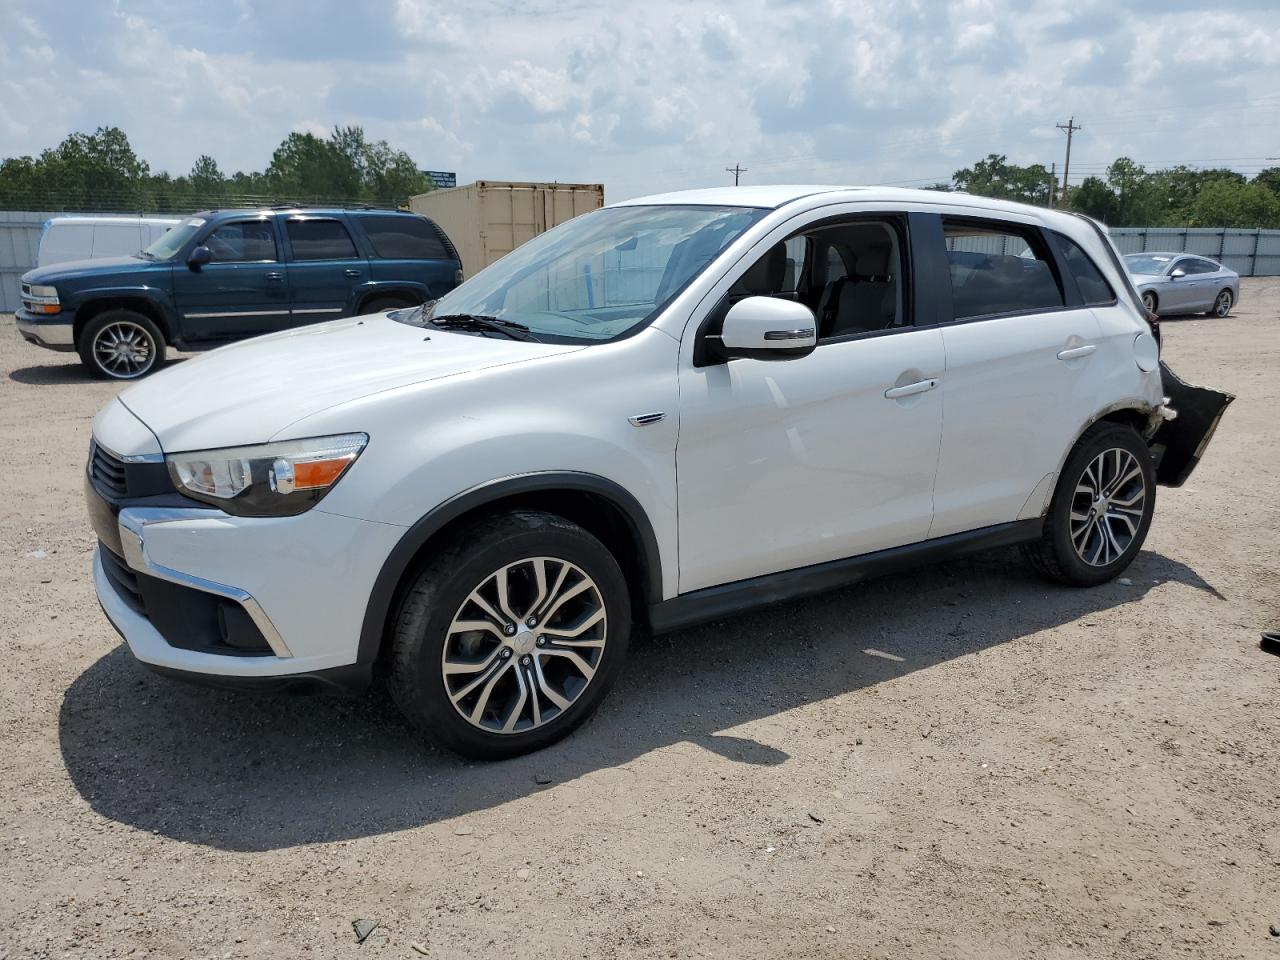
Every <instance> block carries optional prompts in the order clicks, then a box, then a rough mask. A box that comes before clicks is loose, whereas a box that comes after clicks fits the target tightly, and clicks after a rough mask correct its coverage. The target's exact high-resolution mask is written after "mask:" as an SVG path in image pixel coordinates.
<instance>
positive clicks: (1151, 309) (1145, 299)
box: [1142, 293, 1156, 313]
mask: <svg viewBox="0 0 1280 960" xmlns="http://www.w3.org/2000/svg"><path fill="white" fill-rule="evenodd" d="M1142 305H1143V306H1144V307H1146V308H1147V313H1155V312H1156V298H1155V296H1154V295H1153V294H1150V293H1144V294H1143V295H1142Z"/></svg>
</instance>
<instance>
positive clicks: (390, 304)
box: [360, 297, 417, 316]
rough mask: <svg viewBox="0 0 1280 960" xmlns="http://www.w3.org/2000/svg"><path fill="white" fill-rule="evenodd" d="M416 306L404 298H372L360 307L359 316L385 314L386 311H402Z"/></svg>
mask: <svg viewBox="0 0 1280 960" xmlns="http://www.w3.org/2000/svg"><path fill="white" fill-rule="evenodd" d="M413 306H417V304H415V303H412V302H411V301H409V300H407V299H405V298H404V297H374V298H373V299H372V300H370V301H369V302H368V303H366V304H363V305H362V306H361V307H360V315H361V316H367V315H368V314H371V313H386V312H387V311H388V310H403V309H404V308H405V307H413Z"/></svg>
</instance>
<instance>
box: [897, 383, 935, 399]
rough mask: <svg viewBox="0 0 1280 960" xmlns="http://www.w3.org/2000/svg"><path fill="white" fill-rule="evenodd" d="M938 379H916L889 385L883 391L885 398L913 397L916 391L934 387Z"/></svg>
mask: <svg viewBox="0 0 1280 960" xmlns="http://www.w3.org/2000/svg"><path fill="white" fill-rule="evenodd" d="M939 383H941V381H940V380H917V381H916V382H915V383H908V384H906V385H904V386H901V387H890V388H889V389H888V390H886V391H885V392H884V398H885V399H886V400H901V399H902V398H903V397H914V396H915V395H916V394H917V393H928V392H929V391H930V390H932V389H933V388H934V387H936V386H937V385H938V384H939Z"/></svg>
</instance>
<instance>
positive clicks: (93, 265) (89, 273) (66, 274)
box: [22, 257, 157, 284]
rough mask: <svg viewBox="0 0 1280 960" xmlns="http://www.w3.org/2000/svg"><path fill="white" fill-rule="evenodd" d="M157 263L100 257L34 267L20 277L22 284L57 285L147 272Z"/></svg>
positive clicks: (137, 258) (132, 258)
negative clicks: (64, 281) (92, 278)
mask: <svg viewBox="0 0 1280 960" xmlns="http://www.w3.org/2000/svg"><path fill="white" fill-rule="evenodd" d="M156 263H157V261H154V260H143V259H142V258H141V257H100V258H99V259H97V260H67V261H64V262H63V263H51V264H50V265H49V266H47V267H36V268H35V269H34V270H28V271H27V272H26V273H24V274H23V275H22V282H23V283H45V284H50V283H57V282H58V281H59V280H78V279H80V278H81V277H100V276H102V275H104V274H108V273H132V272H133V271H135V270H149V269H151V268H153V267H154V266H155V265H156Z"/></svg>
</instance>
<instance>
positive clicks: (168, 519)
mask: <svg viewBox="0 0 1280 960" xmlns="http://www.w3.org/2000/svg"><path fill="white" fill-rule="evenodd" d="M208 517H209V511H208V510H183V509H179V508H173V509H168V508H164V509H148V510H147V512H146V513H145V514H140V513H138V512H136V511H134V510H130V509H128V508H125V509H124V510H121V511H120V547H121V549H122V550H123V552H124V560H125V563H127V564H128V565H129V566H130V567H132V568H133V569H134V570H137V571H138V572H139V573H145V574H148V575H150V576H153V577H156V578H158V579H160V580H168V581H169V582H170V583H176V584H178V585H179V586H183V587H190V588H191V589H193V590H200V591H202V592H204V593H211V594H213V595H214V596H218V597H225V598H226V599H228V600H231V601H233V602H235V603H238V604H240V606H242V607H243V608H244V611H245V613H247V614H249V618H250V619H251V620H252V621H253V623H254V625H255V626H256V627H257V628H258V629H259V630H261V631H262V636H263V637H264V638H265V639H266V641H267V645H268V646H269V647H271V652H272V653H274V654H275V655H276V656H277V657H280V658H282V659H285V658H288V657H292V656H293V653H292V652H291V651H290V650H289V647H288V645H287V644H286V643H285V642H284V638H283V637H281V636H280V631H278V630H277V629H276V628H275V624H273V623H272V622H271V618H270V617H268V616H267V612H266V611H265V610H263V609H262V605H261V604H259V603H258V601H257V600H255V599H254V598H253V595H252V594H251V593H249V591H248V590H243V589H241V588H240V587H233V586H230V585H229V584H225V583H218V582H217V581H214V580H206V579H205V578H204V577H197V576H195V575H193V574H190V573H183V572H182V571H181V570H174V569H173V568H172V567H166V566H164V565H163V564H160V563H156V562H155V561H154V560H152V559H151V558H150V557H149V556H147V544H146V538H145V536H144V533H145V530H146V528H147V527H148V526H150V525H151V524H154V523H177V522H179V521H182V520H205V519H208Z"/></svg>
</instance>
